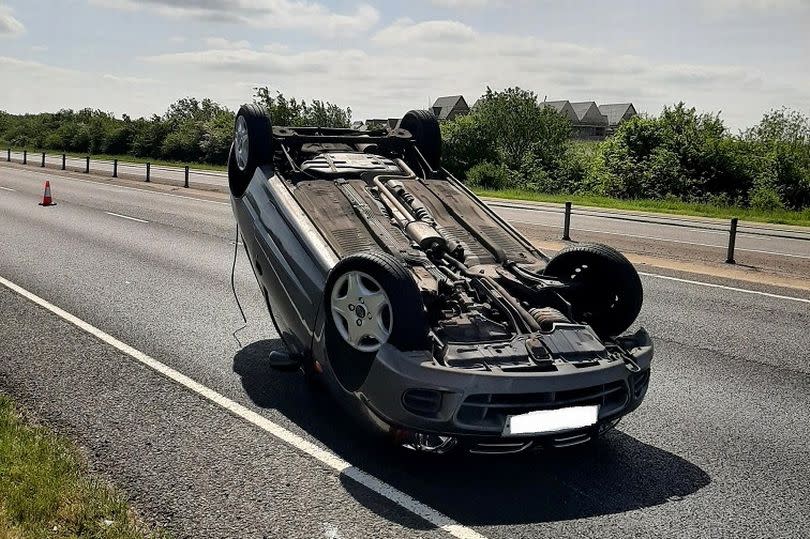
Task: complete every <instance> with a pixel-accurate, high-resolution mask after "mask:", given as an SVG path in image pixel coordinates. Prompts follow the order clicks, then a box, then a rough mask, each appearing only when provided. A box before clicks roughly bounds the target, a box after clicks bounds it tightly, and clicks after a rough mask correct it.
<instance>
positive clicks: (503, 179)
mask: <svg viewBox="0 0 810 539" xmlns="http://www.w3.org/2000/svg"><path fill="white" fill-rule="evenodd" d="M467 183H468V184H469V185H470V186H471V187H479V188H481V189H492V190H498V189H504V188H506V187H508V186H509V183H510V182H509V169H507V168H506V167H505V166H503V165H499V164H495V163H491V162H489V161H484V162H483V163H479V164H477V165H475V166H473V167H472V168H471V169H470V170H468V171H467Z"/></svg>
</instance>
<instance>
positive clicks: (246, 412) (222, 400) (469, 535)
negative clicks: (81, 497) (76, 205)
mask: <svg viewBox="0 0 810 539" xmlns="http://www.w3.org/2000/svg"><path fill="white" fill-rule="evenodd" d="M0 284H2V285H3V286H5V287H6V288H8V289H10V290H13V291H14V292H16V293H17V294H19V295H21V296H23V297H24V298H26V299H28V300H29V301H31V302H33V303H36V304H37V305H39V306H41V307H43V308H45V309H47V310H48V311H50V312H52V313H53V314H55V315H57V316H58V317H60V318H62V319H63V320H65V321H67V322H70V323H71V324H73V325H74V326H76V327H78V328H79V329H81V330H83V331H86V332H87V333H90V334H91V335H93V336H95V337H96V338H98V339H100V340H101V341H103V342H105V343H107V344H109V345H110V346H112V347H113V348H115V349H117V350H119V351H121V352H123V353H124V354H126V355H128V356H130V357H131V358H133V359H135V360H136V361H138V362H140V363H142V364H143V365H146V366H147V367H149V368H151V369H153V370H155V371H157V372H158V373H160V374H161V375H163V376H165V377H166V378H168V379H170V380H172V381H174V382H176V383H178V384H180V385H181V386H183V387H185V388H186V389H188V390H190V391H193V392H194V393H197V394H198V395H200V396H201V397H203V398H205V399H207V400H209V401H211V402H213V403H214V404H217V405H218V406H220V407H221V408H224V409H225V410H227V411H229V412H230V413H232V414H234V415H235V416H237V417H240V418H242V419H244V420H245V421H247V422H249V423H251V424H253V425H254V426H256V427H258V428H260V429H262V430H264V431H265V432H267V433H269V434H271V435H272V436H275V437H276V438H278V439H279V440H281V441H282V442H284V443H286V444H288V445H290V446H292V447H294V448H295V449H297V450H299V451H301V452H302V453H305V454H307V455H309V456H310V457H313V458H314V459H316V460H318V461H319V462H320V463H321V464H323V465H325V466H326V467H328V468H331V469H333V470H334V471H336V472H338V473H339V474H341V475H344V476H346V477H349V478H351V479H353V480H354V481H356V482H357V483H360V484H361V485H363V486H365V487H366V488H368V489H370V490H372V491H374V492H376V493H377V494H379V495H381V496H383V497H385V498H387V499H388V500H390V501H391V502H393V503H395V504H396V505H398V506H400V507H402V508H403V509H405V510H407V511H409V512H411V513H413V514H414V515H417V516H419V517H421V518H422V519H424V520H426V521H427V522H429V523H431V524H433V525H434V526H436V527H437V528H439V529H441V530H443V531H445V532H447V533H449V534H450V535H452V536H453V537H457V538H458V539H487V538H486V537H485V536H483V535H481V534H480V533H478V532H476V531H475V530H473V529H472V528H468V527H466V526H463V525H461V524H459V523H458V522H456V521H454V520H453V519H451V518H450V517H448V516H446V515H444V514H442V513H440V512H439V511H437V510H435V509H433V508H432V507H429V506H427V505H425V504H423V503H422V502H420V501H418V500H416V499H415V498H413V497H411V496H409V495H408V494H405V493H404V492H402V491H400V490H398V489H396V488H394V487H393V486H391V485H389V484H388V483H386V482H384V481H382V480H380V479H377V478H376V477H374V476H372V475H370V474H368V473H366V472H364V471H363V470H361V469H360V468H358V467H356V466H353V465H351V464H350V463H348V462H347V461H345V460H343V459H342V458H340V457H339V456H337V455H336V454H334V453H332V452H331V451H329V450H328V449H323V448H321V447H318V446H317V445H315V444H313V443H312V442H309V441H307V440H305V439H304V438H302V437H301V436H298V435H297V434H295V433H293V432H291V431H289V430H287V429H285V428H284V427H282V426H281V425H278V424H276V423H274V422H272V421H270V420H269V419H267V418H266V417H264V416H262V415H260V414H258V413H256V412H254V411H253V410H250V409H249V408H246V407H245V406H242V405H241V404H238V403H237V402H234V401H233V400H231V399H229V398H227V397H225V396H224V395H222V394H220V393H217V392H216V391H214V390H213V389H211V388H209V387H207V386H204V385H202V384H200V383H199V382H197V381H195V380H193V379H192V378H189V377H188V376H186V375H185V374H183V373H181V372H179V371H176V370H174V369H173V368H171V367H169V366H168V365H166V364H164V363H161V362H160V361H158V360H156V359H154V358H152V357H151V356H148V355H146V354H144V353H143V352H141V351H140V350H136V349H135V348H133V347H131V346H129V345H128V344H126V343H124V342H122V341H119V340H118V339H116V338H115V337H113V336H112V335H109V334H108V333H105V332H103V331H102V330H100V329H98V328H97V327H95V326H93V325H92V324H89V323H88V322H85V321H84V320H82V319H81V318H78V317H76V316H74V315H72V314H70V313H69V312H67V311H64V310H62V309H60V308H59V307H57V306H56V305H53V304H52V303H50V302H48V301H46V300H44V299H42V298H41V297H39V296H37V295H36V294H34V293H33V292H29V291H28V290H26V289H24V288H22V287H21V286H18V285H16V284H14V283H12V282H11V281H9V280H7V279H5V278H3V277H0Z"/></svg>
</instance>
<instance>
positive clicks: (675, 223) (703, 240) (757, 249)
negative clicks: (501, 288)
mask: <svg viewBox="0 0 810 539" xmlns="http://www.w3.org/2000/svg"><path fill="white" fill-rule="evenodd" d="M11 157H12V160H13V161H14V162H22V159H23V156H22V153H21V152H12V154H11ZM41 160H42V157H41V154H31V155H29V156H28V165H29V166H32V167H38V166H40V165H41ZM45 164H46V166H47V167H49V168H60V167H61V164H62V158H61V156H58V155H46V159H45ZM65 166H66V169H67V170H73V171H78V172H83V171H84V170H85V167H86V162H85V160H84V159H82V158H67V159H66V163H65ZM90 171H91V172H92V173H97V174H102V175H107V176H111V175H112V171H113V163H112V162H111V161H105V160H95V159H93V160H91V161H90ZM118 175H119V177H122V178H129V179H138V180H141V179H145V177H146V166H145V165H143V164H132V163H123V162H121V163H119V165H118ZM150 178H151V179H152V181H156V182H166V183H170V184H174V185H182V184H183V183H184V181H185V171H184V170H183V169H181V168H174V167H162V166H152V167H151V171H150ZM189 184H190V185H191V186H192V187H198V188H206V189H216V190H225V189H226V185H227V180H226V176H225V174H224V173H222V172H214V171H202V170H195V169H193V168H192V169H190V171H189ZM492 207H493V208H495V210H496V211H498V212H499V213H500V214H501V215H503V216H504V217H505V218H506V219H508V220H509V221H511V222H513V223H515V224H516V225H517V226H521V225H525V226H532V227H542V228H544V229H546V230H547V231H548V232H549V233H548V234H547V236H548V238H554V239H559V238H560V237H561V234H562V227H563V208H562V206H561V205H559V204H536V203H527V202H511V201H498V202H493V203H492ZM551 231H553V232H551ZM571 231H572V237H574V239H580V238H581V239H583V240H589V241H590V240H596V241H602V242H607V243H614V244H617V245H619V246H621V247H622V248H628V249H632V247H633V246H634V245H635V246H642V248H643V249H641V250H640V251H643V252H645V253H650V252H653V253H656V252H657V253H658V254H665V253H666V252H667V251H668V250H671V249H673V248H677V249H685V248H686V249H694V250H696V254H695V255H694V256H693V258H694V259H696V260H699V259H700V260H705V261H717V260H725V257H726V250H727V247H728V237H729V222H728V221H723V220H719V219H695V218H684V217H677V216H673V217H662V216H652V215H644V214H635V213H628V212H617V211H609V210H597V209H593V208H584V207H575V208H574V213H573V216H572V219H571ZM736 253H737V256H736V258H737V259H738V260H739V261H740V263H742V264H746V263H751V264H757V265H758V266H761V265H762V261H763V260H764V261H766V264H765V265H766V266H768V264H767V259H768V257H770V256H772V255H779V256H780V257H782V258H787V259H788V260H787V261H785V263H786V264H789V265H791V266H793V265H800V266H802V267H806V268H807V269H808V271H810V232H808V231H807V230H806V229H803V228H801V227H791V226H783V225H763V224H752V223H742V224H741V225H740V227H739V229H738V234H737V245H736ZM767 269H769V270H778V269H779V267H778V265H773V267H770V266H769V267H768V268H767Z"/></svg>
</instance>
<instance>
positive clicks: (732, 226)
mask: <svg viewBox="0 0 810 539" xmlns="http://www.w3.org/2000/svg"><path fill="white" fill-rule="evenodd" d="M572 214H574V212H573V211H572V204H571V202H566V203H565V211H564V218H563V233H562V238H560V239H562V240H563V241H572V240H571V215H572ZM599 217H600V218H606V219H617V220H621V221H633V222H641V223H651V224H655V225H661V226H673V227H680V228H691V229H696V230H724V229H722V228H719V227H706V226H699V225H695V226H689V225H688V224H685V223H670V222H666V221H652V220H649V219H647V220H644V219H635V218H632V217H625V216H621V215H602V214H600V215H599ZM738 223H739V219H738V218H737V217H732V218H731V221H729V228H728V247H727V250H726V264H736V263H737V262H736V260H735V259H734V249H735V247H736V244H737V232H738ZM745 233H746V234H749V235H760V236H769V237H774V238H785V239H791V240H798V241H810V237H801V236H787V235H780V234H768V233H757V232H749V231H746V232H745Z"/></svg>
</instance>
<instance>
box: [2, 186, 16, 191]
mask: <svg viewBox="0 0 810 539" xmlns="http://www.w3.org/2000/svg"><path fill="white" fill-rule="evenodd" d="M0 189H2V190H3V191H14V189H12V188H11V187H3V186H2V185H0Z"/></svg>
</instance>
